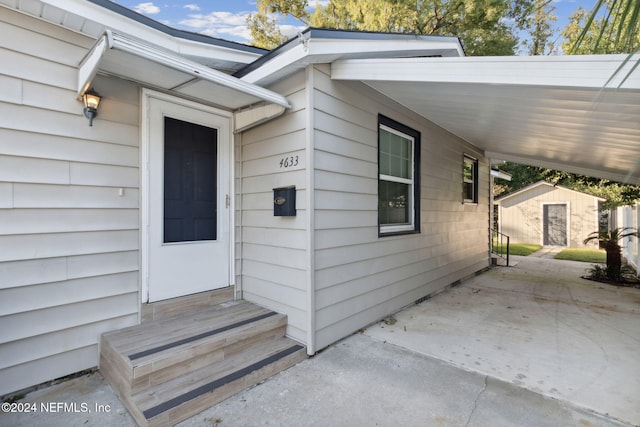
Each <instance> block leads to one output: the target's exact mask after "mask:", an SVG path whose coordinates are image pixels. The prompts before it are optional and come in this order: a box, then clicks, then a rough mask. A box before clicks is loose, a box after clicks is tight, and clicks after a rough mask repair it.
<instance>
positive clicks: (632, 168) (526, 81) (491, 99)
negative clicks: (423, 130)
mask: <svg viewBox="0 0 640 427" xmlns="http://www.w3.org/2000/svg"><path fill="white" fill-rule="evenodd" d="M626 58H627V56H625V55H597V56H554V57H539V56H538V57H461V58H403V59H398V58H395V59H345V60H338V61H335V62H334V63H333V64H332V67H331V77H332V78H333V79H335V80H357V81H362V82H364V83H365V84H367V85H369V86H371V87H372V88H373V89H375V90H377V91H379V92H381V93H383V94H385V95H386V96H388V97H389V98H391V99H393V100H395V101H397V102H398V103H400V104H402V105H405V106H406V107H408V108H410V109H411V110H413V111H415V112H417V113H418V114H420V115H422V116H423V117H425V118H427V119H429V120H431V121H433V122H435V123H436V124H438V125H439V126H441V127H443V128H445V129H447V130H449V131H450V132H452V133H454V134H456V135H458V136H460V137H461V138H463V139H465V140H467V141H468V142H470V143H471V144H473V145H475V146H477V147H479V148H481V149H482V150H484V151H485V154H486V155H487V157H490V158H491V159H492V160H495V161H499V160H506V161H513V162H519V163H525V164H530V165H534V166H542V167H548V168H554V169H559V170H565V171H569V172H574V173H580V174H584V175H591V176H598V177H603V178H607V179H611V180H615V181H621V182H627V183H633V184H640V70H635V72H634V73H632V74H631V76H630V77H629V78H628V79H627V80H626V81H624V83H622V80H621V76H626V75H627V74H628V73H629V71H630V70H631V67H632V65H633V63H634V61H638V60H640V59H638V58H637V57H636V58H633V60H632V61H629V62H627V63H625V59H626ZM620 66H622V68H623V69H622V70H621V71H620V72H619V73H618V74H615V72H616V70H617V69H618V67H620ZM614 74H615V75H616V77H615V78H614V79H613V80H612V81H609V79H610V78H611V76H613V75H614ZM619 86H620V87H619Z"/></svg>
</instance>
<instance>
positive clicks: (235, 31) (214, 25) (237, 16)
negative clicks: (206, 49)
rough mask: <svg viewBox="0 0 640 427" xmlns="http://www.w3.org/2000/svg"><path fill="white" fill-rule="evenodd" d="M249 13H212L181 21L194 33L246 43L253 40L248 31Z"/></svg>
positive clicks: (192, 16)
mask: <svg viewBox="0 0 640 427" xmlns="http://www.w3.org/2000/svg"><path fill="white" fill-rule="evenodd" d="M248 14H249V13H248V12H240V13H231V12H211V13H209V14H206V15H205V14H193V15H189V17H188V19H183V20H182V21H180V25H184V26H185V27H188V28H190V29H192V30H194V31H198V32H201V33H203V34H206V35H208V36H213V37H222V38H224V36H225V35H226V36H229V35H231V36H234V37H237V38H241V39H243V40H245V41H250V40H251V34H250V33H249V30H248V29H247V15H248Z"/></svg>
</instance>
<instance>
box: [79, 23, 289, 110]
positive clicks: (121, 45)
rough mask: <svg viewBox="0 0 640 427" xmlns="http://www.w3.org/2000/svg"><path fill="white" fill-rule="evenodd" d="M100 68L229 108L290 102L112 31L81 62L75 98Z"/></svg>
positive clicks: (82, 91)
mask: <svg viewBox="0 0 640 427" xmlns="http://www.w3.org/2000/svg"><path fill="white" fill-rule="evenodd" d="M98 72H100V73H103V74H107V75H112V76H116V77H120V78H124V79H127V80H131V81H135V82H139V83H141V84H143V85H144V86H146V87H151V88H156V89H161V90H164V91H168V92H171V93H175V94H178V95H182V96H186V97H188V98H191V99H195V100H199V101H203V102H206V103H208V104H215V105H218V106H221V107H225V108H228V109H231V110H237V109H240V108H244V107H247V106H250V105H253V104H258V103H264V102H266V103H269V104H276V105H278V106H280V107H281V108H282V110H283V111H284V109H285V108H289V107H290V105H289V102H288V101H287V99H286V98H285V97H284V96H282V95H280V94H277V93H275V92H272V91H270V90H267V89H264V88H262V87H259V86H256V85H253V84H251V83H247V82H244V81H242V80H240V79H237V78H235V77H232V76H230V75H228V74H225V73H222V72H220V71H217V70H213V69H211V68H208V67H206V66H204V65H201V64H199V63H197V62H193V61H190V60H188V59H185V58H183V57H181V56H179V55H176V54H175V53H173V52H171V51H168V50H164V49H161V48H159V47H157V46H154V45H151V44H147V43H145V42H143V41H141V40H138V39H135V38H132V37H128V36H126V35H123V34H119V33H116V32H112V31H106V32H105V34H104V35H103V36H102V37H100V38H99V39H98V40H97V41H96V43H95V44H94V46H93V48H92V49H91V50H90V51H89V53H88V54H87V55H86V56H85V58H84V59H83V60H82V62H81V63H80V67H79V70H78V97H81V96H82V95H83V94H84V92H85V91H86V90H88V89H89V87H90V85H91V82H92V80H93V78H94V77H95V75H96V74H97V73H98Z"/></svg>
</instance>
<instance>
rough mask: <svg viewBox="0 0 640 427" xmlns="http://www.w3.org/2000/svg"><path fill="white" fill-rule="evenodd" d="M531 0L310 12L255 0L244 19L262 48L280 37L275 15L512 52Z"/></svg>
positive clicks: (414, 1) (355, 0)
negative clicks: (451, 38) (255, 8)
mask: <svg viewBox="0 0 640 427" xmlns="http://www.w3.org/2000/svg"><path fill="white" fill-rule="evenodd" d="M533 1H534V0H330V1H329V2H328V3H327V4H326V5H324V6H323V5H320V4H318V5H317V6H316V10H315V12H314V13H313V14H310V13H309V12H308V10H307V7H306V6H307V2H306V1H301V0H293V1H286V0H258V2H257V5H258V12H257V13H256V14H253V15H251V16H250V17H249V18H248V22H249V26H250V29H251V32H252V35H253V38H254V42H255V43H256V44H258V45H260V46H262V47H267V48H273V47H275V46H274V43H275V42H276V41H281V40H282V34H281V33H280V32H279V29H278V28H277V25H275V22H276V19H277V17H278V15H280V16H292V17H294V18H295V19H297V20H298V21H300V22H301V23H302V24H303V25H305V26H313V27H318V28H335V29H345V30H359V31H379V32H391V33H394V32H395V33H409V34H431V35H443V36H458V37H460V39H461V40H462V43H463V46H464V47H465V50H466V52H467V54H468V55H513V54H514V49H515V47H516V45H517V43H518V38H517V36H516V34H515V30H516V29H521V27H522V25H523V23H524V22H525V18H526V16H528V14H530V11H531V10H532V4H533ZM508 21H514V22H516V24H515V25H509V24H508V23H507V22H508ZM264 42H266V43H267V44H262V43H264Z"/></svg>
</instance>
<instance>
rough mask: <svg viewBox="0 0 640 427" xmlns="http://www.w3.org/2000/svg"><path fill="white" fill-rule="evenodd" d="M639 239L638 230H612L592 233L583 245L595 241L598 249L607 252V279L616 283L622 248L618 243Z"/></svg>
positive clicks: (628, 228)
mask: <svg viewBox="0 0 640 427" xmlns="http://www.w3.org/2000/svg"><path fill="white" fill-rule="evenodd" d="M631 236H634V237H640V232H639V231H638V229H635V228H630V227H624V228H622V227H620V228H614V229H612V230H602V231H594V232H593V233H591V234H589V236H588V237H587V238H586V239H584V244H585V245H586V244H587V243H589V242H591V241H593V240H597V241H598V242H599V243H600V247H602V248H604V250H605V251H606V252H607V278H608V279H609V280H614V281H617V280H619V279H620V270H621V268H622V248H621V247H620V244H619V243H618V242H619V241H620V240H621V239H624V238H625V237H631Z"/></svg>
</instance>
